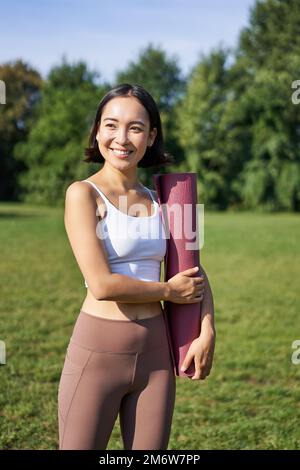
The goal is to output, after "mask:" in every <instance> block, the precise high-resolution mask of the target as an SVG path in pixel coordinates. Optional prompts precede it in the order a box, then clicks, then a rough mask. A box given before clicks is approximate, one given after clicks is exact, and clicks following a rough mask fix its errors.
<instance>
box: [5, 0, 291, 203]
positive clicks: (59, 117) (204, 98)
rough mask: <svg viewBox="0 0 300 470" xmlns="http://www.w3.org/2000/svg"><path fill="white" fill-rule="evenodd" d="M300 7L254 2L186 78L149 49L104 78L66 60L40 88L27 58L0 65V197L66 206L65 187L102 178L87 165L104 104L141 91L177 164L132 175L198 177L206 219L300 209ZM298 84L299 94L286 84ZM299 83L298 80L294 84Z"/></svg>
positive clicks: (173, 61)
mask: <svg viewBox="0 0 300 470" xmlns="http://www.w3.org/2000/svg"><path fill="white" fill-rule="evenodd" d="M299 24H300V3H299V1H298V0H264V1H258V0H257V1H256V3H255V4H254V5H253V7H252V8H251V10H250V14H249V21H248V25H247V27H245V28H244V29H243V30H242V31H241V32H240V35H239V38H238V41H237V45H236V47H235V48H232V49H229V48H225V47H218V48H215V49H213V50H212V51H210V52H209V53H208V54H206V55H203V54H202V55H201V56H200V57H199V59H198V61H197V63H196V64H195V65H194V66H193V68H192V69H191V70H190V72H189V73H188V74H187V75H186V76H184V75H183V74H182V72H181V70H180V66H179V65H178V59H177V58H176V57H175V58H174V57H168V55H167V53H166V52H165V51H164V50H163V49H161V48H157V47H155V46H154V45H153V44H149V45H147V46H146V47H145V48H144V49H142V50H141V51H140V52H139V55H138V58H137V60H136V61H135V62H130V63H129V64H128V65H127V67H126V68H125V70H122V71H119V72H117V73H116V76H115V79H114V82H113V83H108V82H106V81H103V80H102V79H101V74H100V73H99V72H98V71H95V70H91V69H90V68H89V66H88V64H86V63H85V62H83V61H80V62H76V63H70V62H68V61H67V60H66V59H65V58H63V59H62V60H61V63H59V64H58V65H55V66H54V67H52V69H51V70H50V72H49V74H48V75H47V77H46V79H43V78H42V77H41V75H40V73H39V72H38V71H37V70H35V69H34V68H32V67H31V66H30V65H28V64H27V63H25V62H23V61H22V60H17V61H15V62H8V63H5V64H2V65H0V80H2V81H3V82H4V83H5V84H6V90H7V97H6V104H4V105H0V161H1V168H0V199H1V200H11V201H25V202H30V203H35V204H49V205H60V204H63V200H64V195H65V190H66V188H67V186H68V185H69V184H70V183H71V182H72V181H75V180H78V179H84V178H86V177H87V176H88V175H89V174H91V173H93V172H95V171H97V170H98V169H99V165H97V164H94V163H93V164H90V163H89V164H87V163H86V162H84V161H83V158H84V155H83V151H84V148H85V147H86V146H87V141H88V136H89V131H90V128H91V125H92V122H93V119H94V115H95V112H96V109H97V106H98V103H99V101H100V100H101V98H102V96H103V95H104V94H105V93H106V92H107V91H108V90H109V89H110V88H112V87H113V86H115V85H117V84H120V83H138V84H140V85H142V86H143V87H145V88H146V89H147V90H148V91H149V92H150V93H151V94H152V96H153V97H154V99H155V100H156V102H157V104H158V107H159V110H160V114H161V119H162V125H163V132H164V139H165V146H166V150H167V151H168V152H169V153H171V154H173V156H174V158H175V163H174V164H173V165H172V166H168V167H166V168H156V169H155V168H152V169H143V168H140V169H139V175H140V179H141V180H142V182H143V183H144V184H146V185H149V186H152V174H153V173H164V172H173V171H175V172H178V171H179V172H181V171H192V172H196V173H197V178H198V190H199V202H201V203H204V204H205V207H206V208H207V209H213V210H226V209H234V210H244V209H250V210H252V209H255V210H263V211H279V210H285V211H299V210H300V104H298V103H297V100H293V99H292V95H293V93H295V92H296V90H295V81H296V80H297V79H300V34H299ZM293 83H294V86H293ZM299 84H300V82H299Z"/></svg>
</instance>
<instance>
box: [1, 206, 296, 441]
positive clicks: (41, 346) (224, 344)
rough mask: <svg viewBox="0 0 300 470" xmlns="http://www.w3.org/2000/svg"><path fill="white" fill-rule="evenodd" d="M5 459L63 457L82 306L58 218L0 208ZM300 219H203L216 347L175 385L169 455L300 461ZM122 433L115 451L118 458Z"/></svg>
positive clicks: (54, 212) (52, 211)
mask: <svg viewBox="0 0 300 470" xmlns="http://www.w3.org/2000/svg"><path fill="white" fill-rule="evenodd" d="M0 224H1V226H0V243H1V266H0V270H1V285H0V289H1V291H0V292H1V312H0V340H3V341H5V344H6V365H2V366H1V367H0V374H1V380H0V423H1V426H0V448H2V449H57V448H58V433H57V387H58V382H59V378H60V373H61V369H62V366H63V361H64V355H65V349H66V347H67V344H68V341H69V338H70V335H71V331H72V328H73V325H74V322H75V319H76V317H77V315H78V313H79V308H80V306H81V304H82V300H83V298H84V295H85V287H84V281H83V278H82V275H81V273H80V271H79V269H78V267H77V264H76V261H75V259H74V257H73V255H72V252H71V248H70V246H69V243H68V240H67V236H66V233H65V230H64V226H63V211H62V209H57V208H47V207H33V206H29V205H26V206H24V205H20V204H13V203H10V204H4V203H2V204H0ZM299 243H300V217H299V215H293V214H277V215H270V214H269V215H264V214H255V213H241V214H238V213H228V214H226V213H222V214H220V213H205V244H204V247H203V249H202V251H201V263H202V265H203V267H204V269H205V270H206V272H207V274H208V276H209V279H210V283H211V287H212V290H213V294H214V302H215V316H216V328H217V343H216V352H215V360H214V367H213V369H212V372H211V374H210V376H209V378H208V379H206V380H205V381H190V380H186V379H179V378H177V395H176V404H175V411H174V418H173V426H172V433H171V438H170V442H169V449H300V426H299V418H300V364H299V365H298V366H297V365H294V364H293V363H292V361H291V356H292V352H293V349H292V342H293V341H294V340H296V339H300V289H299V287H300V282H299V281H300V263H299V253H300V248H299ZM122 448H123V447H122V442H121V437H120V429H119V421H117V422H116V425H115V428H114V430H113V433H112V436H111V439H110V442H109V445H108V449H122Z"/></svg>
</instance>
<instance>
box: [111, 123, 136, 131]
mask: <svg viewBox="0 0 300 470" xmlns="http://www.w3.org/2000/svg"><path fill="white" fill-rule="evenodd" d="M111 126H112V127H115V125H114V124H111V123H110V124H106V127H111ZM131 129H134V130H136V131H142V130H143V129H141V128H140V127H137V126H132V127H131Z"/></svg>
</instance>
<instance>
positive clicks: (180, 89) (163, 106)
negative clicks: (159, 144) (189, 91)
mask: <svg viewBox="0 0 300 470" xmlns="http://www.w3.org/2000/svg"><path fill="white" fill-rule="evenodd" d="M116 83H130V84H139V85H141V86H143V87H144V88H145V89H146V90H147V91H148V92H149V93H150V94H151V95H152V96H153V98H154V100H155V101H156V103H157V106H158V108H159V111H160V116H161V121H162V127H163V135H164V141H165V147H166V150H167V151H168V152H169V153H171V154H172V155H174V158H175V160H176V162H177V163H180V161H181V160H182V158H183V150H182V148H181V147H180V145H179V143H178V140H177V135H176V134H175V133H174V124H175V122H174V108H175V106H176V103H177V102H178V100H179V99H180V97H181V96H182V95H183V93H184V90H185V79H184V78H183V77H182V76H181V72H180V68H179V66H178V63H177V58H176V57H173V58H168V57H167V55H166V53H165V52H164V51H163V50H162V49H160V48H155V47H154V46H153V45H152V44H149V45H148V46H147V47H146V48H144V49H143V50H141V52H140V53H139V56H138V59H137V60H136V62H133V61H131V62H130V63H129V65H128V67H127V68H126V69H125V70H123V71H119V72H117V74H116ZM173 169H174V168H173ZM149 170H150V169H147V170H145V169H142V168H141V169H140V172H141V174H143V175H144V177H143V178H144V180H145V184H146V183H147V180H148V182H150V179H151V175H150V174H149ZM168 171H172V168H171V166H169V167H168ZM154 172H155V170H154ZM159 172H161V173H163V172H164V169H163V168H161V169H159Z"/></svg>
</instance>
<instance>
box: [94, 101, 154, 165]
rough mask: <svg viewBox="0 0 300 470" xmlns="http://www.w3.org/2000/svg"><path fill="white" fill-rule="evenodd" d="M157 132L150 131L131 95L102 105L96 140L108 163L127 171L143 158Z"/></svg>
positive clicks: (145, 112) (142, 113)
mask: <svg viewBox="0 0 300 470" xmlns="http://www.w3.org/2000/svg"><path fill="white" fill-rule="evenodd" d="M133 121H138V122H133ZM156 133H157V130H156V128H154V129H153V130H152V131H151V132H150V121H149V117H148V113H147V111H146V109H145V108H144V106H143V105H142V104H141V103H140V102H139V101H138V100H137V99H136V98H134V97H132V96H120V97H117V98H113V99H111V100H110V101H109V102H108V103H106V105H105V106H104V108H103V110H102V115H101V121H100V125H99V128H98V132H97V136H96V139H97V141H98V146H99V150H100V152H101V154H102V155H103V157H104V159H105V160H106V161H107V162H109V163H110V164H111V165H113V166H115V167H117V168H129V167H133V166H136V165H137V164H138V162H139V161H140V160H141V159H142V158H143V156H144V154H145V152H146V150H147V146H148V145H149V146H151V145H152V144H153V142H154V140H155V137H156ZM117 150H119V152H118V151H117ZM122 150H123V151H125V152H121V151H122Z"/></svg>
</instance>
